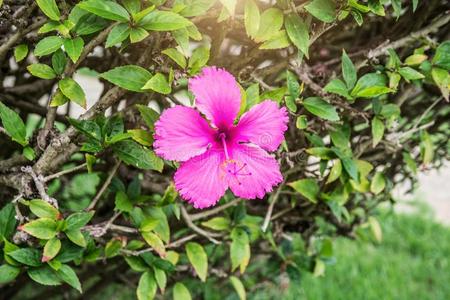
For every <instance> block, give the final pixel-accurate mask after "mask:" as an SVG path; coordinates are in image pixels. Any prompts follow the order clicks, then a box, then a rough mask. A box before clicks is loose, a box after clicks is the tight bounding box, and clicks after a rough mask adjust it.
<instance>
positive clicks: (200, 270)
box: [186, 242, 208, 282]
mask: <svg viewBox="0 0 450 300" xmlns="http://www.w3.org/2000/svg"><path fill="white" fill-rule="evenodd" d="M186 254H187V257H188V259H189V262H190V263H191V265H192V266H193V267H194V270H195V272H196V273H197V275H198V277H200V279H201V280H202V281H203V282H205V281H206V275H207V274H208V256H207V255H206V252H205V250H204V249H203V247H202V245H200V244H198V243H195V242H189V243H187V244H186Z"/></svg>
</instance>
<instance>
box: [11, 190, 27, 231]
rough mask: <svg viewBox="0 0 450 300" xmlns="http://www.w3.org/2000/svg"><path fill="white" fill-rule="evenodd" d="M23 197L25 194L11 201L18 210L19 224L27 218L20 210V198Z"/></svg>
mask: <svg viewBox="0 0 450 300" xmlns="http://www.w3.org/2000/svg"><path fill="white" fill-rule="evenodd" d="M22 197H23V195H22V194H19V195H17V196H16V197H15V198H14V199H13V200H12V201H11V203H12V204H13V205H14V209H15V210H16V220H18V221H19V224H22V223H23V221H24V220H26V218H25V217H24V216H23V215H22V213H21V212H20V208H19V200H20V199H22Z"/></svg>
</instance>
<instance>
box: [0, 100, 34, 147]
mask: <svg viewBox="0 0 450 300" xmlns="http://www.w3.org/2000/svg"><path fill="white" fill-rule="evenodd" d="M0 119H1V121H2V124H3V128H4V129H5V130H6V132H7V133H8V135H9V136H10V137H11V138H12V139H13V141H16V142H18V143H19V144H21V145H22V146H26V145H27V144H28V141H27V138H26V134H27V132H26V128H25V124H24V123H23V121H22V119H21V118H20V116H19V114H17V113H16V112H15V111H13V110H12V109H10V108H9V107H7V106H6V105H5V104H3V102H0Z"/></svg>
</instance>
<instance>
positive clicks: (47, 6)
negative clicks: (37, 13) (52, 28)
mask: <svg viewBox="0 0 450 300" xmlns="http://www.w3.org/2000/svg"><path fill="white" fill-rule="evenodd" d="M36 3H37V5H38V6H39V8H40V9H41V10H42V12H43V13H44V14H45V15H46V16H47V17H49V18H50V19H51V20H53V21H59V18H60V17H61V14H60V12H59V9H58V5H57V4H56V1H55V0H36Z"/></svg>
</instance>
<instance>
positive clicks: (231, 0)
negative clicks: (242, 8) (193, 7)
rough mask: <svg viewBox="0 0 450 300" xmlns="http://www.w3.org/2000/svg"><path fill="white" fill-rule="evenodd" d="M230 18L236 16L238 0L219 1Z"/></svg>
mask: <svg viewBox="0 0 450 300" xmlns="http://www.w3.org/2000/svg"><path fill="white" fill-rule="evenodd" d="M219 1H220V3H222V5H223V6H224V8H225V9H226V11H227V13H228V14H229V15H230V16H234V11H235V8H236V2H237V0H219Z"/></svg>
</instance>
